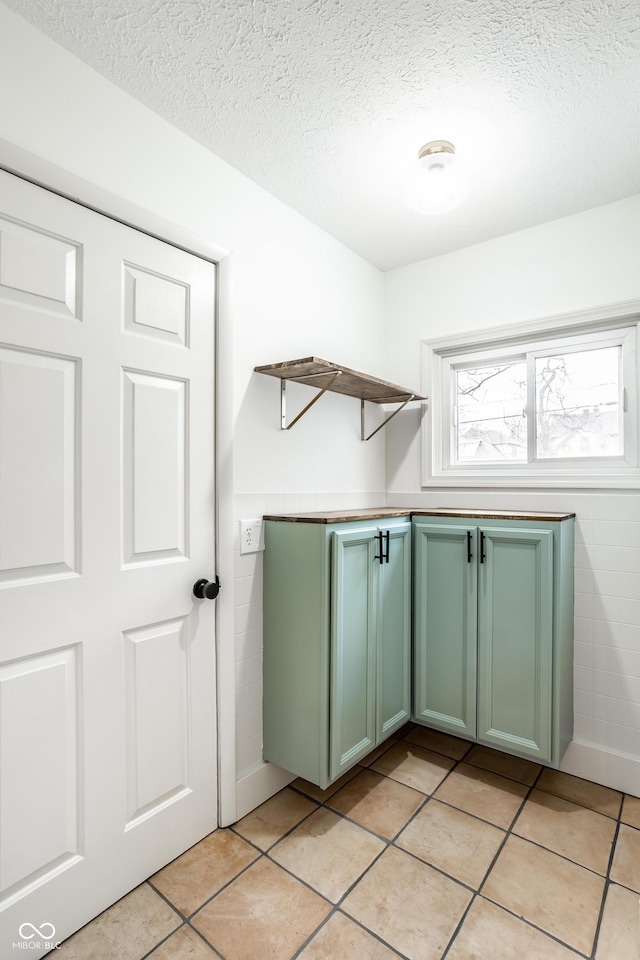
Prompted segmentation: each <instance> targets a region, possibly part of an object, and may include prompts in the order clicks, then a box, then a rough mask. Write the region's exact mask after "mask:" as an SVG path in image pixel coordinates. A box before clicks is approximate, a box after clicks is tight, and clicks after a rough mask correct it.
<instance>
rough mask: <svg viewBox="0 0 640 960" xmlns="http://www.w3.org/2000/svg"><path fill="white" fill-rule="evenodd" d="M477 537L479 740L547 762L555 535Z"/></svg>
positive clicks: (485, 531) (486, 530) (518, 532)
mask: <svg viewBox="0 0 640 960" xmlns="http://www.w3.org/2000/svg"><path fill="white" fill-rule="evenodd" d="M479 535H480V539H481V544H480V545H479V550H478V554H479V555H478V560H479V561H480V562H479V563H478V590H479V596H478V621H479V622H478V730H477V738H478V740H481V741H482V742H483V743H488V744H491V745H493V746H497V747H502V748H503V749H506V750H511V751H516V752H517V753H520V754H525V755H527V756H531V757H536V758H539V759H541V760H547V761H549V760H550V759H551V736H552V730H551V726H552V673H553V533H552V532H551V531H545V530H531V529H514V528H506V527H480V528H479Z"/></svg>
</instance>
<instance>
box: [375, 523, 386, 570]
mask: <svg viewBox="0 0 640 960" xmlns="http://www.w3.org/2000/svg"><path fill="white" fill-rule="evenodd" d="M374 540H378V546H379V547H380V553H376V554H374V557H373V559H374V560H378V561H379V562H380V563H389V531H388V530H386V531H385V533H383V532H382V531H380V533H376V535H375V537H374ZM383 541H384V543H383ZM376 549H377V548H376Z"/></svg>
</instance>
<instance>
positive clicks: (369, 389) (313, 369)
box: [254, 357, 427, 440]
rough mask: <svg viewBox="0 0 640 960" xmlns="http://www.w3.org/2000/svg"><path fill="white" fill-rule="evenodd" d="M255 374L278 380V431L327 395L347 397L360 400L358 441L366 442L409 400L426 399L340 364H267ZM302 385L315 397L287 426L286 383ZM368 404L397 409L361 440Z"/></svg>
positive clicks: (309, 361)
mask: <svg viewBox="0 0 640 960" xmlns="http://www.w3.org/2000/svg"><path fill="white" fill-rule="evenodd" d="M254 369H255V372H256V373H264V374H266V375H267V376H269V377H278V378H279V380H280V383H281V386H280V426H281V429H282V430H290V429H291V427H292V426H293V425H294V424H295V423H297V422H298V420H300V418H301V417H303V416H304V414H305V413H306V412H307V410H309V409H310V408H311V407H312V406H313V405H314V403H316V402H317V401H318V400H319V399H320V397H321V396H322V395H323V394H325V393H327V392H331V393H342V394H344V396H347V397H356V398H357V399H359V400H360V436H361V439H362V440H370V439H371V437H373V436H375V434H376V433H377V432H378V430H382V428H383V427H386V425H387V424H388V423H389V421H390V420H392V419H393V418H394V417H395V416H396V414H398V413H400V411H401V410H403V409H404V407H406V405H407V404H408V403H411V401H412V400H426V399H427V398H426V397H424V396H422V395H421V394H419V393H414V392H413V391H412V390H407V389H406V388H405V387H399V386H397V384H395V383H389V382H388V381H387V380H379V379H378V378H377V377H372V376H370V375H369V374H367V373H360V372H359V371H357V370H351V369H350V368H349V367H344V366H343V365H342V364H340V363H330V362H329V361H328V360H321V359H319V358H318V357H305V358H304V359H302V360H284V361H283V362H282V363H269V364H266V365H265V366H262V367H255V368H254ZM288 380H292V381H295V382H296V383H304V384H306V385H307V386H309V387H317V388H318V391H319V392H318V393H317V394H316V395H315V397H313V399H312V400H311V401H310V402H309V403H308V404H307V405H306V407H304V409H302V410H301V411H300V413H298V414H297V415H296V416H295V417H294V418H293V420H292V421H291V423H289V424H287V405H286V397H287V381H288ZM365 402H368V403H399V404H400V406H399V407H398V408H397V409H396V410H394V411H393V413H392V414H390V415H389V416H388V417H387V418H386V420H384V421H383V422H382V423H381V424H380V425H379V426H378V427H376V429H375V430H374V431H373V432H372V433H370V434H369V436H365V426H364V410H365V407H364V405H365Z"/></svg>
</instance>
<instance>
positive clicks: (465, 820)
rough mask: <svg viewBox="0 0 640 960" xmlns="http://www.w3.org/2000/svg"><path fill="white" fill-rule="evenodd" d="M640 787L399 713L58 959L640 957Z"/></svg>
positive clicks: (199, 849)
mask: <svg viewBox="0 0 640 960" xmlns="http://www.w3.org/2000/svg"><path fill="white" fill-rule="evenodd" d="M639 899H640V799H638V798H636V797H632V796H625V795H623V794H621V793H618V792H617V791H615V790H609V789H608V788H606V787H601V786H598V785H596V784H593V783H589V782H588V781H586V780H580V779H578V778H576V777H571V776H569V775H567V774H564V773H559V772H557V771H553V770H547V769H543V768H542V767H540V766H538V765H537V764H534V763H529V762H528V761H525V760H519V759H516V758H514V757H509V756H507V755H506V754H502V753H499V752H497V751H494V750H491V749H488V748H486V747H480V746H473V745H472V744H469V743H466V742H465V741H462V740H458V739H456V738H454V737H450V736H447V735H444V734H440V733H437V732H435V731H432V730H428V729H426V728H421V727H413V726H408V727H407V728H406V729H405V730H403V731H402V732H401V734H400V735H399V736H397V737H394V738H391V739H390V740H388V741H387V742H386V743H385V744H384V745H383V746H382V748H378V749H377V750H376V751H375V752H374V753H373V754H371V755H370V756H369V757H367V758H366V760H364V761H363V762H362V763H361V764H360V765H358V766H357V767H356V768H354V769H353V770H351V771H350V772H349V773H348V774H346V775H345V776H344V777H343V778H342V780H340V781H338V783H336V784H335V785H334V786H333V787H331V788H330V789H328V790H325V791H321V790H319V789H318V788H317V787H314V786H312V785H311V784H308V783H306V782H305V781H302V780H296V781H294V782H293V783H292V784H291V785H290V786H289V787H287V788H285V789H284V790H282V791H280V793H278V794H277V795H276V796H275V797H272V799H271V800H268V801H267V802H266V803H264V804H263V805H262V806H261V807H259V808H258V809H257V810H255V811H254V812H253V813H251V814H249V815H248V816H246V817H245V818H244V819H243V820H240V821H239V822H238V823H236V824H234V825H233V826H232V827H229V828H227V829H224V830H217V831H216V832H215V833H212V834H211V835H210V836H208V837H206V838H205V839H204V840H202V841H201V842H200V843H198V844H197V845H196V846H195V847H192V848H191V850H188V851H187V852H186V853H185V854H183V855H182V856H181V857H179V858H178V859H177V860H175V861H174V862H173V863H170V864H169V865H168V866H167V867H165V868H164V869H163V870H161V871H160V872H159V873H157V874H156V875H155V876H153V877H151V878H150V879H149V880H148V881H147V882H146V883H144V884H142V885H141V886H140V887H138V888H137V889H136V890H133V891H132V892H131V893H130V894H128V896H126V897H124V898H123V899H122V900H120V901H119V902H118V903H116V904H114V906H113V907H111V908H110V909H109V910H106V911H105V912H104V913H103V914H102V915H101V916H99V917H97V918H96V919H95V920H94V921H93V922H92V923H90V924H88V925H87V926H86V927H84V928H83V929H82V930H80V931H79V932H78V933H76V934H75V935H74V936H73V937H71V938H70V939H69V940H67V941H66V942H65V943H64V944H63V945H62V947H61V948H60V950H58V951H56V957H58V958H59V960H112V958H113V960H116V958H117V960H143V958H148V960H187V958H188V960H215V958H218V960H220V958H222V960H291V958H293V957H295V958H300V960H394V958H396V960H397V958H405V960H572V958H574V960H575V958H577V957H582V958H590V960H640V922H639V917H640V910H639Z"/></svg>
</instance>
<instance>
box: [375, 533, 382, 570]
mask: <svg viewBox="0 0 640 960" xmlns="http://www.w3.org/2000/svg"><path fill="white" fill-rule="evenodd" d="M373 539H374V540H377V541H378V546H377V547H376V550H377V549H379V550H380V553H374V555H373V559H374V560H378V561H379V562H380V563H382V533H376V535H375V537H374V538H373Z"/></svg>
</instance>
